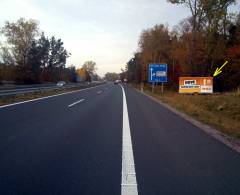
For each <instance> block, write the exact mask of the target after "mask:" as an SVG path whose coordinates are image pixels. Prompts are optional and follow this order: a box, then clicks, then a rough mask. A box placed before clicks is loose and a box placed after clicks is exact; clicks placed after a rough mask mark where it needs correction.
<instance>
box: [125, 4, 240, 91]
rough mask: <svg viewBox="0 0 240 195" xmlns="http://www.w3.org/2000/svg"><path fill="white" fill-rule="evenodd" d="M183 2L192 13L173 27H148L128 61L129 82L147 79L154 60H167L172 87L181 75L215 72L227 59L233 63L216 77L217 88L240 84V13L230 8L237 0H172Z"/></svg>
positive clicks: (221, 88) (161, 61)
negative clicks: (231, 11)
mask: <svg viewBox="0 0 240 195" xmlns="http://www.w3.org/2000/svg"><path fill="white" fill-rule="evenodd" d="M168 2H169V3H173V4H183V5H185V6H186V7H188V8H189V10H190V13H191V16H189V17H188V18H186V19H184V20H182V21H181V22H180V23H179V24H178V25H176V26H175V27H174V28H172V29H171V30H170V29H169V27H168V26H167V25H163V24H157V25H155V26H154V27H153V28H150V29H146V30H144V31H143V32H142V33H141V35H140V38H139V49H138V52H136V53H135V55H134V57H133V58H132V59H130V60H129V62H128V63H127V65H126V70H127V71H126V74H127V78H128V81H129V82H136V83H140V82H147V75H148V65H149V64H150V63H167V64H168V70H169V71H168V77H169V83H168V86H169V87H174V88H176V87H177V86H178V78H179V76H212V75H213V73H214V71H215V69H216V68H217V67H219V66H221V65H222V64H223V63H224V62H225V61H226V60H228V61H229V64H228V65H227V66H226V67H225V68H224V71H223V73H222V74H220V75H219V76H218V77H216V79H215V89H216V90H220V91H223V90H233V89H236V88H238V87H239V86H240V71H239V67H240V13H238V14H233V13H230V12H229V9H228V8H229V6H231V5H233V6H234V3H235V1H234V0H211V1H206V0H191V1H188V0H168Z"/></svg>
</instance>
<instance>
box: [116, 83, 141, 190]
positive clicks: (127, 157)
mask: <svg viewBox="0 0 240 195" xmlns="http://www.w3.org/2000/svg"><path fill="white" fill-rule="evenodd" d="M120 86H121V88H122V93H123V138H122V139H123V140H122V183H121V195H138V188H137V179H136V171H135V164H134V157H133V149H132V139H131V132H130V125H129V118H128V108H127V100H126V95H125V91H124V88H123V87H122V85H120Z"/></svg>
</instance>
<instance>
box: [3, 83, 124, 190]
mask: <svg viewBox="0 0 240 195" xmlns="http://www.w3.org/2000/svg"><path fill="white" fill-rule="evenodd" d="M105 88H108V89H105ZM99 90H102V91H103V93H101V94H97V92H98V91H99ZM82 98H85V101H84V102H82V103H81V104H76V105H74V106H72V107H71V108H69V107H68V105H69V104H71V103H73V102H75V101H77V100H79V99H82ZM113 108H114V109H115V110H117V111H116V112H114V110H113ZM0 118H1V133H0V134H1V135H0V156H1V161H0V194H24V195H25V194H120V191H121V185H120V184H121V146H122V138H121V135H122V91H121V89H120V88H119V87H118V89H114V88H113V85H111V86H109V85H104V86H99V87H96V88H94V89H89V90H86V91H82V92H77V93H72V94H67V95H63V96H57V97H53V98H49V99H44V100H40V101H35V102H29V103H25V104H20V105H16V106H12V107H6V108H3V109H0Z"/></svg>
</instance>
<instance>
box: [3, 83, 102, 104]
mask: <svg viewBox="0 0 240 195" xmlns="http://www.w3.org/2000/svg"><path fill="white" fill-rule="evenodd" d="M100 86H102V85H97V86H94V87H89V88H85V89H79V90H76V91H70V92H65V93H60V94H56V95H50V96H45V97H41V98H36V99H32V100H26V101H22V102H16V103H13V104H7V105H4V106H0V108H5V107H9V106H15V105H18V104H24V103H28V102H35V101H38V100H43V99H47V98H51V97H56V96H61V95H65V94H70V93H76V92H79V91H85V90H89V89H93V88H96V87H100Z"/></svg>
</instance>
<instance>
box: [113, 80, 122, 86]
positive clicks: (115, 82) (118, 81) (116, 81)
mask: <svg viewBox="0 0 240 195" xmlns="http://www.w3.org/2000/svg"><path fill="white" fill-rule="evenodd" d="M121 82H122V81H121V80H115V81H114V85H116V84H118V83H121Z"/></svg>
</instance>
